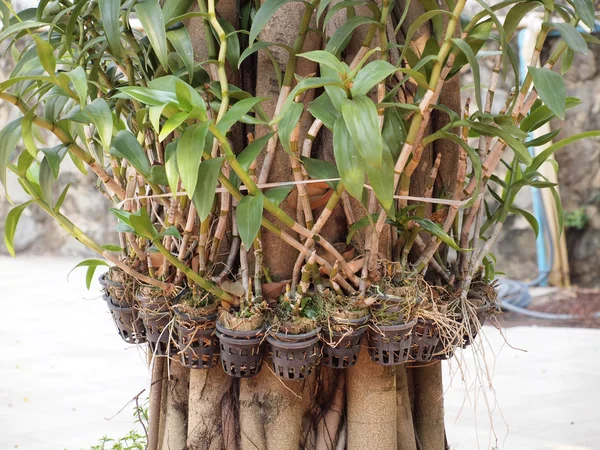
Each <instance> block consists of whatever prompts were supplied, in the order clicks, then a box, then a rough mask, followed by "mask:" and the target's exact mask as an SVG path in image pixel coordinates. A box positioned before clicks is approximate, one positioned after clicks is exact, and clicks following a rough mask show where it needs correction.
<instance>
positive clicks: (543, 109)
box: [520, 97, 581, 132]
mask: <svg viewBox="0 0 600 450" xmlns="http://www.w3.org/2000/svg"><path fill="white" fill-rule="evenodd" d="M578 105H581V100H579V99H578V98H575V97H567V102H566V109H571V108H574V107H575V106H578ZM553 117H554V113H553V112H552V111H550V108H548V106H546V105H542V106H540V107H538V108H536V109H535V110H534V111H532V112H531V113H530V114H529V115H528V116H527V117H525V118H524V119H523V120H522V121H521V125H520V128H521V130H523V131H527V132H530V131H535V130H537V129H538V128H540V127H541V126H542V125H544V124H545V123H547V122H548V121H549V120H550V119H552V118H553Z"/></svg>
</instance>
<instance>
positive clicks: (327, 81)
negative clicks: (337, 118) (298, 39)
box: [269, 77, 343, 125]
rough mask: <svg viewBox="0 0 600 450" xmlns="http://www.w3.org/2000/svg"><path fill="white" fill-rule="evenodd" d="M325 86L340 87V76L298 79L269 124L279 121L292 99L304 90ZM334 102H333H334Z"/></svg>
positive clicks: (292, 101) (290, 104)
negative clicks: (298, 81)
mask: <svg viewBox="0 0 600 450" xmlns="http://www.w3.org/2000/svg"><path fill="white" fill-rule="evenodd" d="M327 86H337V87H342V86H343V84H342V80H341V79H340V78H320V77H316V78H306V79H304V80H302V81H300V83H298V84H297V85H296V87H295V88H294V89H292V91H291V92H290V93H289V95H288V97H287V99H286V101H285V103H284V104H283V106H282V107H281V111H280V112H279V114H278V115H277V117H275V118H274V119H273V120H272V121H271V122H270V123H269V125H273V124H275V123H278V122H280V121H281V120H282V119H283V117H284V116H285V115H286V114H287V112H288V110H289V109H290V107H291V106H292V104H293V103H295V101H294V99H295V98H296V97H297V96H298V95H300V94H302V93H304V92H306V91H309V90H311V89H318V88H322V87H325V89H326V90H327ZM327 93H328V94H329V96H330V97H331V93H330V92H329V91H327ZM334 104H335V102H334Z"/></svg>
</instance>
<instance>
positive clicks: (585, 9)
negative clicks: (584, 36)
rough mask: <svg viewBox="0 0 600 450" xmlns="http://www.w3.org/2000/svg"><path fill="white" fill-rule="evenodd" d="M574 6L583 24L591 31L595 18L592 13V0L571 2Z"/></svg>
mask: <svg viewBox="0 0 600 450" xmlns="http://www.w3.org/2000/svg"><path fill="white" fill-rule="evenodd" d="M573 3H574V4H575V10H576V11H577V14H578V15H579V17H581V20H582V21H583V23H584V24H586V25H587V27H588V28H589V29H590V30H593V29H594V27H595V26H596V16H595V12H594V3H593V1H592V0H573Z"/></svg>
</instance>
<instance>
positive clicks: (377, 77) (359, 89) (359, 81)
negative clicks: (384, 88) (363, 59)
mask: <svg viewBox="0 0 600 450" xmlns="http://www.w3.org/2000/svg"><path fill="white" fill-rule="evenodd" d="M396 70H397V69H396V67H394V66H393V65H392V64H390V63H389V62H387V61H383V60H381V59H378V60H377V61H373V62H371V63H369V64H367V65H366V66H365V67H363V68H362V69H360V71H359V72H358V73H357V74H356V77H354V81H353V83H352V88H351V89H350V92H352V96H354V97H356V96H357V95H366V94H368V93H369V91H370V90H371V89H372V88H373V87H374V86H375V85H376V84H378V83H380V82H381V81H383V80H385V79H386V78H387V77H389V76H390V75H392V74H393V73H395V72H396Z"/></svg>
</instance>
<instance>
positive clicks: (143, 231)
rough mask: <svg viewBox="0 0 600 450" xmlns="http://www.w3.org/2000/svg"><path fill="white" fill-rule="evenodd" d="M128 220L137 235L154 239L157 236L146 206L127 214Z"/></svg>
mask: <svg viewBox="0 0 600 450" xmlns="http://www.w3.org/2000/svg"><path fill="white" fill-rule="evenodd" d="M129 221H130V223H131V228H133V229H134V230H135V234H137V235H138V236H141V237H143V238H146V239H154V238H155V237H157V236H158V232H157V231H156V228H154V225H153V224H152V220H151V219H150V216H149V215H148V211H147V210H146V208H144V207H142V208H140V209H139V210H138V211H136V212H134V213H132V214H131V215H130V216H129Z"/></svg>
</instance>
